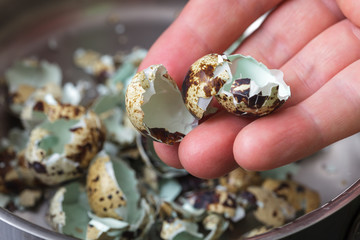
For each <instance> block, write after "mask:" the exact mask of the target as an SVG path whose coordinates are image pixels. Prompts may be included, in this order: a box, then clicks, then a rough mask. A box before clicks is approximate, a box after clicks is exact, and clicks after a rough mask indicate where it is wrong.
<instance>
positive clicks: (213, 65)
mask: <svg viewBox="0 0 360 240" xmlns="http://www.w3.org/2000/svg"><path fill="white" fill-rule="evenodd" d="M230 77H231V70H230V66H229V60H228V59H227V57H226V56H225V55H219V54H215V53H214V54H208V55H206V56H204V57H202V58H200V59H198V60H197V61H196V62H195V63H193V64H192V65H191V67H190V69H189V71H188V73H187V75H186V77H185V80H184V82H183V85H182V94H183V98H184V102H185V105H186V107H187V109H188V110H189V111H190V112H191V113H192V114H193V115H194V116H196V118H197V119H201V118H203V116H204V114H205V112H206V111H207V109H208V106H209V104H210V102H211V100H212V99H213V96H215V95H216V94H217V93H218V92H219V91H220V89H221V88H222V87H223V86H224V84H225V83H226V82H227V81H228V80H229V79H230Z"/></svg>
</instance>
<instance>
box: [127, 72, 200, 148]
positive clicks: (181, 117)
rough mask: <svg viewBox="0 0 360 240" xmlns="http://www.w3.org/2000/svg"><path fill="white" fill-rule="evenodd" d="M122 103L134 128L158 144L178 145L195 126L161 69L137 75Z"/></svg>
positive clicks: (176, 88)
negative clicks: (124, 103) (124, 104)
mask: <svg viewBox="0 0 360 240" xmlns="http://www.w3.org/2000/svg"><path fill="white" fill-rule="evenodd" d="M125 102H126V110H127V113H128V116H129V119H130V121H131V123H132V124H133V125H134V127H135V128H136V129H137V130H138V131H140V132H141V133H142V134H144V135H146V136H150V137H151V138H152V139H154V140H156V141H158V142H163V143H167V144H173V143H175V142H180V141H181V140H182V139H183V137H184V136H185V135H186V134H187V133H189V132H190V131H191V130H192V129H193V128H194V127H195V126H196V125H197V120H196V118H195V117H194V116H192V114H191V113H190V112H189V111H188V110H187V108H186V107H185V105H184V102H183V99H182V95H181V92H180V90H179V89H178V87H177V85H176V83H175V81H174V80H173V79H172V78H171V77H170V76H169V74H168V73H167V70H166V69H165V67H164V66H163V65H152V66H150V67H148V68H147V69H145V70H143V71H141V72H139V73H137V74H136V75H135V76H134V77H133V79H132V81H131V83H130V84H129V86H128V88H127V91H126V98H125Z"/></svg>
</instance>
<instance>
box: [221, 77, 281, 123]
mask: <svg viewBox="0 0 360 240" xmlns="http://www.w3.org/2000/svg"><path fill="white" fill-rule="evenodd" d="M249 91H250V79H248V78H245V79H240V80H235V82H234V84H233V86H232V87H231V93H232V94H233V96H228V95H226V94H223V93H221V94H219V95H217V96H216V99H217V101H218V102H219V103H220V104H221V105H222V106H223V107H224V108H225V109H226V110H227V111H228V112H230V113H232V114H235V115H238V116H241V115H246V116H252V117H261V116H265V115H267V114H269V113H271V112H273V111H275V110H276V109H277V108H279V107H280V106H281V105H282V104H283V103H284V102H285V100H282V101H280V100H279V99H278V98H277V97H276V96H277V93H278V88H277V87H273V88H272V91H271V95H270V96H262V94H261V93H260V94H258V95H255V96H252V97H249ZM234 98H235V100H234ZM234 101H235V102H236V104H234Z"/></svg>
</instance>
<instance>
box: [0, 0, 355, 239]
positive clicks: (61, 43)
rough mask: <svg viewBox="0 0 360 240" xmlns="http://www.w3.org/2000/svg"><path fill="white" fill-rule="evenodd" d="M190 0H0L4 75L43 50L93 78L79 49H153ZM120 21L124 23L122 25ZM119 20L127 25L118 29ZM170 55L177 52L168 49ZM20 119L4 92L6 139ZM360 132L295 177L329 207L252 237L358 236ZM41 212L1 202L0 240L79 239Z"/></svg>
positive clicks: (70, 74)
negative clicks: (78, 58)
mask: <svg viewBox="0 0 360 240" xmlns="http://www.w3.org/2000/svg"><path fill="white" fill-rule="evenodd" d="M185 4H186V1H185V0H181V1H180V0H147V1H145V0H132V1H131V0H128V1H127V0H123V1H120V0H119V1H111V0H106V1H100V0H99V1H96V0H92V1H91V0H79V1H69V0H67V1H65V0H63V1H56V2H55V1H46V0H33V1H27V0H16V1H15V0H12V1H10V0H3V1H2V2H0V26H1V28H0V29H1V31H0V73H3V72H4V71H5V69H7V68H8V67H9V66H10V65H11V64H12V63H13V62H14V61H15V60H16V59H19V58H21V57H25V56H37V57H39V58H45V59H48V60H49V61H53V62H57V63H59V65H60V66H61V68H62V69H64V70H65V71H64V79H65V80H68V81H69V80H72V79H88V78H89V77H88V76H86V75H85V74H84V73H82V71H80V70H78V69H76V68H74V66H73V63H72V62H73V60H72V54H73V52H74V50H75V49H77V48H79V47H83V48H90V49H94V50H97V51H100V52H102V53H114V52H115V51H125V52H126V51H129V50H130V49H131V48H133V47H144V48H149V47H150V46H151V44H152V43H153V42H154V41H155V39H156V38H157V37H158V36H159V35H160V34H161V32H162V31H164V30H165V29H166V27H167V26H168V25H169V24H170V23H171V22H172V21H173V20H174V19H175V17H176V16H177V14H178V12H179V11H180V10H181V9H182V7H183V6H184V5H185ZM118 24H120V25H118ZM117 25H118V26H120V27H121V29H122V31H117V30H116V29H117ZM169 54H171V53H169ZM13 120H14V118H13V117H12V116H11V114H9V112H8V111H7V106H6V94H5V92H4V91H2V92H1V95H0V121H1V123H2V124H1V127H0V137H1V136H4V135H5V134H6V132H7V129H9V128H10V127H11V126H12V124H13V122H14V121H13ZM358 146H360V136H359V135H354V136H352V137H350V138H347V139H344V140H343V141H340V142H338V143H336V144H334V145H332V146H330V147H328V148H326V149H324V150H322V151H321V152H319V153H317V154H315V155H314V156H311V157H309V158H308V159H305V160H302V161H300V162H299V164H298V166H299V169H298V171H297V173H296V174H294V176H293V177H294V179H295V180H297V181H299V182H301V183H303V184H306V185H308V186H311V187H312V188H314V189H315V190H317V191H318V192H319V193H320V195H321V199H322V204H323V206H322V207H320V208H319V209H317V210H315V211H313V212H311V213H309V214H307V215H305V216H302V217H300V218H298V219H296V220H295V221H293V222H291V223H289V224H287V225H285V226H283V227H280V228H277V229H274V230H272V231H270V232H268V233H266V234H263V235H261V236H258V237H254V238H251V239H280V238H285V239H345V238H348V239H356V237H359V235H360V227H359V218H356V216H357V215H358V211H359V210H360V209H359V206H360V197H359V195H360V180H358V179H359V176H360V175H359V172H360V161H359V158H360V148H359V147H358ZM45 211H46V205H45V206H43V207H41V208H40V209H39V211H38V212H36V213H33V212H19V213H16V215H15V214H13V213H10V212H8V211H7V210H4V209H2V208H0V232H1V235H0V239H16V240H22V239H73V238H70V237H66V236H64V235H61V234H58V233H55V232H53V231H52V230H50V228H49V226H47V225H46V223H45V221H44V213H45Z"/></svg>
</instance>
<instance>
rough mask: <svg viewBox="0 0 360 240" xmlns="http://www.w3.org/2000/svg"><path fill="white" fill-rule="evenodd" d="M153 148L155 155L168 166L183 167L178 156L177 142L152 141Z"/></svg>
mask: <svg viewBox="0 0 360 240" xmlns="http://www.w3.org/2000/svg"><path fill="white" fill-rule="evenodd" d="M154 148H155V151H156V153H157V155H158V156H159V158H160V159H161V160H162V161H163V162H164V163H166V164H167V165H169V166H170V167H174V168H183V166H182V165H181V162H180V159H179V156H178V149H179V144H174V145H166V144H163V143H158V142H154Z"/></svg>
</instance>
